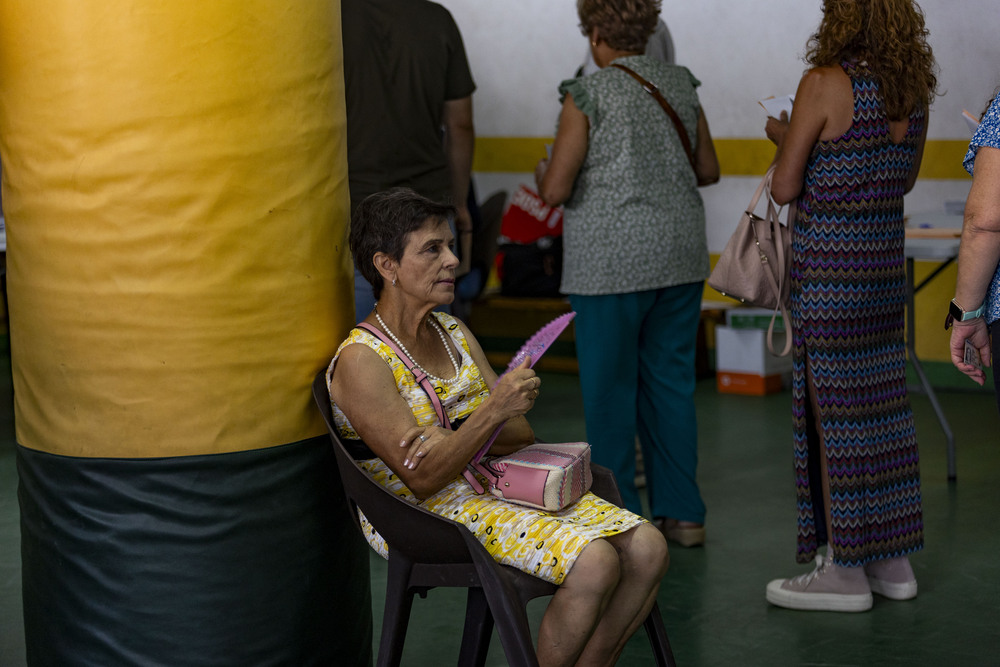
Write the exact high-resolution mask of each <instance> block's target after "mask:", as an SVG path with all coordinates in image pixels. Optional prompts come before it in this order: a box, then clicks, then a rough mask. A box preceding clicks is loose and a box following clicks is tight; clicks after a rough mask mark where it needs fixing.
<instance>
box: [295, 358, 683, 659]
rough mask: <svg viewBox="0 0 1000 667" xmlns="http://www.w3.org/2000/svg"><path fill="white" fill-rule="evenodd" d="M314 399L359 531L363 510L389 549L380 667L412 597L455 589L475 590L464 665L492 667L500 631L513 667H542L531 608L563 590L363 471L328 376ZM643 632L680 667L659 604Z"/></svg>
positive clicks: (613, 496) (597, 487) (392, 650)
mask: <svg viewBox="0 0 1000 667" xmlns="http://www.w3.org/2000/svg"><path fill="white" fill-rule="evenodd" d="M313 398H314V399H315V401H316V405H317V407H318V408H319V410H320V412H321V413H322V415H323V419H324V420H325V421H326V425H327V429H328V431H329V433H330V440H331V441H332V443H333V450H334V453H335V455H336V458H337V465H338V468H339V471H340V477H341V480H342V482H343V485H344V489H345V491H346V493H347V499H348V503H349V505H350V506H351V510H352V516H353V517H354V522H355V525H357V526H358V529H359V530H360V529H361V526H360V523H359V521H358V515H357V509H358V508H361V510H362V511H363V512H364V513H365V516H366V517H367V518H368V520H369V521H370V522H371V524H372V526H374V528H375V530H377V531H378V532H379V534H380V535H381V536H382V537H383V538H385V541H386V544H387V545H388V547H389V569H388V577H387V581H386V597H385V611H384V614H383V618H382V636H381V639H380V643H379V651H378V663H377V664H378V665H380V666H381V665H398V664H399V662H400V658H401V657H402V653H403V642H404V641H405V639H406V628H407V625H408V623H409V618H410V609H411V607H412V603H413V595H414V594H419V595H420V596H421V597H425V596H426V594H427V591H429V590H430V589H432V588H435V587H438V586H449V587H460V588H468V599H467V603H466V616H465V629H464V632H463V635H462V645H461V649H460V653H459V660H458V664H459V665H483V664H484V663H485V661H486V654H487V651H488V650H489V646H490V639H491V637H492V634H493V627H494V623H495V624H496V628H497V633H498V634H499V635H500V642H501V644H502V645H503V649H504V653H505V655H506V657H507V662H508V664H510V665H512V666H514V667H520V666H522V665H524V666H536V665H538V659H537V657H536V655H535V647H534V643H533V641H532V637H531V628H530V627H529V624H528V616H527V610H526V605H527V603H528V602H529V601H530V600H533V599H534V598H537V597H541V596H544V595H552V594H554V593H555V592H556V590H557V588H558V586H556V585H555V584H552V583H549V582H547V581H544V580H542V579H538V578H536V577H533V576H531V575H529V574H525V573H524V572H521V571H520V570H517V569H515V568H511V567H507V566H505V565H500V564H499V563H497V562H496V561H494V560H493V558H492V557H491V556H490V555H489V553H488V552H487V551H486V549H485V547H483V545H482V544H480V543H479V541H478V540H477V539H476V538H475V536H474V535H473V534H472V532H471V531H469V530H468V529H467V528H466V527H465V526H463V525H462V524H459V523H456V522H454V521H451V520H450V519H446V518H445V517H442V516H439V515H437V514H434V513H432V512H428V511H427V510H425V509H423V508H421V507H419V506H417V505H413V504H410V503H408V502H406V501H405V500H402V499H401V498H398V497H397V496H396V495H395V494H393V493H392V492H391V491H389V490H388V489H386V488H385V487H384V486H382V485H381V484H379V483H378V482H376V481H375V480H374V479H372V478H371V477H370V476H369V475H368V473H366V472H365V471H364V470H362V469H361V468H360V467H359V466H358V464H357V462H356V461H355V460H354V459H353V458H352V457H351V455H350V453H349V452H348V451H347V449H346V448H345V447H344V444H343V443H342V442H341V440H340V436H339V434H338V432H337V427H336V425H335V424H334V421H333V414H332V410H331V408H330V395H329V393H328V389H327V386H326V377H325V372H323V371H321V372H320V373H319V374H318V375H317V376H316V379H315V381H314V382H313ZM593 473H594V483H593V486H592V488H591V490H592V491H593V492H594V493H596V494H597V495H599V496H601V497H602V498H604V499H605V500H608V501H610V502H613V503H616V504H620V503H621V497H620V495H619V494H618V487H617V485H616V484H615V480H614V476H613V475H612V474H611V472H610V471H609V470H608V469H607V468H602V467H600V466H593ZM644 627H645V630H646V633H647V635H648V636H649V640H650V644H651V645H652V649H653V653H654V656H655V658H656V664H657V665H665V666H669V667H673V666H674V665H676V663H675V662H674V656H673V653H672V651H671V649H670V641H669V640H668V639H667V633H666V631H665V630H664V627H663V621H662V619H661V618H660V610H659V606H658V605H655V604H654V606H653V609H652V611H650V614H649V616H648V617H647V618H646V621H645V622H644Z"/></svg>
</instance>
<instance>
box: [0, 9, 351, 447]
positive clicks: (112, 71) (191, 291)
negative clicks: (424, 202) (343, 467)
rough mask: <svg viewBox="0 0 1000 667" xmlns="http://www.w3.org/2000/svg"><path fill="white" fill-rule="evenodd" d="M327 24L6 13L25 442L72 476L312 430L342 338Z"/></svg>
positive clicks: (2, 115) (177, 14) (345, 301)
mask: <svg viewBox="0 0 1000 667" xmlns="http://www.w3.org/2000/svg"><path fill="white" fill-rule="evenodd" d="M341 58H342V54H341V42H340V7H339V3H338V2H329V1H328V0H297V1H296V2H293V3H278V2H273V1H272V0H211V1H207V2H206V1H205V0H170V1H169V2H168V1H153V2H151V1H149V0H142V1H139V0H120V1H117V2H113V3H107V2H100V1H98V0H52V1H46V2H20V1H15V0H0V160H2V162H3V165H4V170H3V180H4V183H3V186H4V191H3V203H4V212H5V214H6V219H7V238H8V290H9V299H10V331H11V346H12V355H13V368H14V391H15V404H16V405H15V410H16V423H17V438H18V442H19V443H20V444H21V445H23V446H25V447H28V448H31V449H36V450H41V451H46V452H52V453H56V454H62V455H69V456H82V457H160V456H175V455H186V454H208V453H216V452H234V451H243V450H248V449H256V448H261V447H267V446H271V445H280V444H285V443H290V442H295V441H298V440H301V439H304V438H308V437H312V436H316V435H319V434H321V433H323V432H324V427H323V424H322V423H321V422H320V421H319V420H318V418H317V416H316V414H315V412H316V411H315V409H314V408H313V406H312V405H311V404H310V396H309V385H310V382H311V380H312V377H313V375H314V374H315V372H316V371H317V370H318V369H319V368H320V367H321V366H322V365H323V363H324V362H325V361H326V360H327V359H328V358H329V357H330V356H332V354H333V352H334V350H335V347H336V344H337V342H338V341H339V340H340V339H342V337H343V336H344V335H345V334H346V331H347V329H348V327H349V326H350V325H351V324H353V322H352V319H353V318H352V313H353V306H352V292H351V275H352V273H351V263H350V258H349V256H348V252H347V247H346V235H347V222H348V220H347V215H348V214H347V210H348V193H347V170H346V149H345V142H344V130H345V118H344V103H343V76H342V71H341Z"/></svg>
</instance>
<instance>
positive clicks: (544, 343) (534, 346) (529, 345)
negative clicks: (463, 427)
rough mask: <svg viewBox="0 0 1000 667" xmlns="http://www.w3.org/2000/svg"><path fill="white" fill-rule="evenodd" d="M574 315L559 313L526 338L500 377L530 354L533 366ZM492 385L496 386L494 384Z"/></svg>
mask: <svg viewBox="0 0 1000 667" xmlns="http://www.w3.org/2000/svg"><path fill="white" fill-rule="evenodd" d="M574 317H576V313H575V312H573V311H570V312H568V313H566V314H564V315H560V316H559V317H557V318H556V319H554V320H552V321H551V322H549V323H548V324H546V325H545V326H543V327H542V328H541V329H539V330H538V331H536V332H535V333H534V334H532V336H531V338H529V339H528V340H526V341H525V343H524V345H522V346H521V349H519V350H518V351H517V353H516V354H515V355H514V356H513V357H512V358H511V360H510V363H508V364H507V369H506V370H505V371H504V372H503V373H501V374H500V377H501V378H502V377H503V376H504V375H506V374H507V373H509V372H510V371H512V370H513V369H515V368H517V367H518V366H520V365H521V362H523V361H524V358H525V357H527V356H529V355H530V356H531V364H530V365H531V366H534V365H535V364H536V363H537V362H538V360H539V359H541V357H542V355H543V354H545V351H546V350H547V349H549V347H550V346H551V345H552V343H553V342H554V341H555V339H556V338H558V337H559V334H561V333H562V332H563V330H564V329H566V327H567V326H569V323H570V322H571V321H572V320H573V318H574ZM499 382H500V378H497V383H499ZM493 386H494V387H496V385H493ZM502 428H503V424H500V425H499V426H497V428H496V430H495V431H493V435H491V436H490V437H489V439H487V440H486V444H485V445H483V447H482V449H480V450H479V451H478V452H476V455H475V456H473V457H472V462H473V463H479V460H480V459H481V458H483V456H484V455H485V454H486V452H488V451H489V449H490V446H491V445H492V444H493V441H494V440H496V438H497V434H498V433H500V429H502Z"/></svg>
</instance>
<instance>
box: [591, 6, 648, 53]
mask: <svg viewBox="0 0 1000 667" xmlns="http://www.w3.org/2000/svg"><path fill="white" fill-rule="evenodd" d="M576 13H577V15H579V17H580V30H581V31H583V34H584V35H585V36H586V37H588V38H589V37H590V31H591V30H593V29H594V28H595V27H596V28H597V31H598V32H599V33H600V35H601V39H603V40H604V41H605V42H607V43H608V46H610V47H611V48H613V49H617V50H619V51H635V52H638V53H642V52H643V51H645V50H646V42H647V41H649V36H650V35H652V34H653V31H654V30H656V20H657V19H658V18H659V17H660V0H577V1H576Z"/></svg>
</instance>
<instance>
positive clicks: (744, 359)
mask: <svg viewBox="0 0 1000 667" xmlns="http://www.w3.org/2000/svg"><path fill="white" fill-rule="evenodd" d="M785 335H786V334H785V333H784V332H780V333H779V332H777V331H776V332H775V333H774V347H775V349H777V350H780V349H781V348H782V347H783V346H784V344H785ZM715 368H716V371H727V372H730V373H747V374H750V375H760V376H768V375H780V374H782V373H789V372H791V370H792V355H791V354H789V355H788V356H786V357H778V356H775V355H773V354H771V353H770V352H768V350H767V331H762V330H760V329H734V328H733V327H715Z"/></svg>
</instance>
